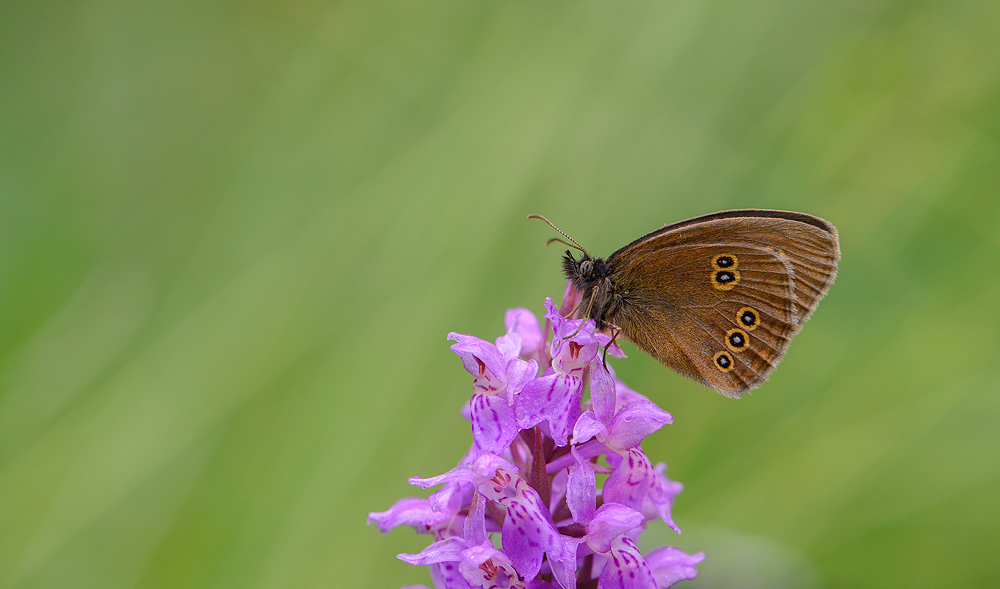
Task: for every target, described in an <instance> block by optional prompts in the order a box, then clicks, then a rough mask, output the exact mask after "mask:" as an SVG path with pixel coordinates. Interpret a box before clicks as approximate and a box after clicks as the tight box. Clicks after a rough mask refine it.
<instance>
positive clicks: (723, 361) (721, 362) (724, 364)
mask: <svg viewBox="0 0 1000 589" xmlns="http://www.w3.org/2000/svg"><path fill="white" fill-rule="evenodd" d="M712 362H713V363H714V364H715V367H716V368H718V369H719V370H721V371H722V372H729V371H730V370H732V369H733V357H732V356H730V355H729V353H727V352H716V354H715V358H713V359H712Z"/></svg>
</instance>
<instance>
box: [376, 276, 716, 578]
mask: <svg viewBox="0 0 1000 589" xmlns="http://www.w3.org/2000/svg"><path fill="white" fill-rule="evenodd" d="M574 301H576V302H574ZM578 306H579V293H578V292H576V291H575V290H574V289H573V287H572V285H568V286H567V293H566V297H565V300H564V304H563V308H564V309H567V308H568V309H573V308H577V307H578ZM545 309H546V313H545V320H546V321H545V328H544V329H543V328H542V327H541V325H540V323H539V321H538V319H537V318H536V316H535V315H534V314H533V313H532V312H531V311H529V310H527V309H524V308H515V309H510V310H508V311H507V313H506V314H505V316H504V329H505V333H504V334H503V335H501V336H500V337H498V338H497V339H496V340H495V342H494V343H490V342H488V341H485V340H482V339H479V338H477V337H475V336H471V335H463V334H457V333H450V334H448V339H449V340H452V341H453V342H455V343H454V344H453V345H452V346H451V349H452V351H454V352H455V353H456V354H457V355H458V356H459V358H460V359H461V361H462V366H463V367H464V368H465V369H466V370H467V371H468V372H469V373H470V374H471V375H472V376H473V386H472V394H471V398H470V401H469V403H468V404H467V406H466V409H464V410H463V411H464V414H465V415H466V416H467V417H468V418H469V419H470V421H471V424H472V446H471V447H470V448H469V450H468V452H466V454H465V455H464V456H463V457H462V458H461V459H460V460H459V461H458V463H457V465H456V466H455V467H454V468H452V469H450V470H448V471H447V472H444V473H442V474H439V475H436V476H431V477H426V478H424V477H411V478H410V479H409V482H410V483H411V484H412V485H414V486H416V487H420V488H423V489H431V488H434V489H435V490H434V491H433V492H432V493H431V494H430V495H429V496H428V497H427V498H426V499H423V498H420V497H404V498H403V499H400V500H399V501H397V502H396V503H395V504H393V505H392V506H391V507H390V508H389V509H387V510H386V511H381V512H372V513H370V514H369V515H368V523H369V524H374V525H375V526H376V527H377V528H378V529H379V530H380V531H381V532H383V533H387V532H388V531H389V530H391V529H392V528H394V527H397V526H408V527H411V528H413V529H414V530H416V531H417V532H418V533H421V534H427V535H430V536H431V537H432V539H433V541H432V542H431V544H430V545H429V546H427V547H426V548H424V549H423V550H421V551H420V552H419V553H417V554H400V555H398V558H399V559H400V560H402V561H404V562H407V563H409V564H413V565H418V566H426V567H428V569H429V572H430V577H431V581H432V582H433V584H434V587H436V588H437V589H468V588H477V589H478V588H486V589H501V588H502V589H522V588H523V589H554V588H556V587H559V588H561V589H574V588H576V587H578V586H586V587H597V588H598V589H615V588H622V589H624V588H629V589H640V588H642V589H664V588H666V587H670V586H672V585H673V584H675V583H677V582H680V581H683V580H686V579H693V578H694V577H695V576H696V575H697V574H698V571H697V568H696V565H697V564H698V563H700V562H701V561H702V559H704V554H702V553H698V554H694V555H689V554H686V553H685V552H683V551H681V550H679V549H677V548H674V547H670V546H664V547H660V548H656V549H654V550H652V551H650V552H649V553H647V554H646V555H645V556H644V555H643V554H642V553H641V552H640V551H639V549H638V548H637V546H636V544H635V540H636V539H637V538H638V537H639V536H640V535H641V534H642V532H643V531H644V530H645V528H646V527H647V526H648V525H653V524H655V525H662V524H658V523H656V522H657V521H658V520H659V521H663V522H665V523H666V525H667V526H669V527H670V528H672V529H673V530H675V531H676V532H678V533H680V529H679V528H678V527H677V525H676V524H675V523H674V521H673V519H672V515H671V511H672V508H673V505H674V500H675V499H676V497H677V495H678V493H680V492H681V490H682V489H683V485H681V484H680V483H678V482H676V481H671V480H670V479H668V478H667V477H666V476H665V475H664V470H665V469H666V465H665V464H663V463H658V464H657V465H655V466H654V465H653V464H652V463H651V462H650V460H649V458H648V457H647V456H646V454H645V453H644V452H643V450H642V447H641V443H642V441H643V440H644V439H645V438H646V437H647V436H649V435H651V434H652V433H654V432H656V431H657V430H659V429H661V428H662V427H663V426H664V425H668V424H671V423H673V416H672V415H670V414H669V413H667V412H666V411H664V410H663V409H661V408H659V407H658V406H657V405H656V404H655V403H654V402H652V401H651V400H649V399H648V398H646V397H644V396H642V395H640V394H639V393H636V392H635V391H633V390H631V389H629V388H628V387H627V386H625V385H624V384H623V383H622V382H621V381H619V380H618V378H617V376H616V375H615V372H614V369H613V368H612V367H611V366H609V365H607V363H606V356H610V357H612V358H624V354H623V353H622V352H621V350H620V349H619V348H617V346H614V345H612V344H611V343H610V342H611V338H610V337H609V336H608V335H607V334H604V333H600V332H597V331H596V330H595V324H594V322H593V321H592V320H589V319H588V320H584V319H579V318H567V317H564V316H563V315H561V314H560V313H559V311H558V310H557V309H556V306H555V304H554V303H553V302H552V300H551V299H546V300H545ZM539 367H541V369H542V372H541V374H539ZM588 392H589V398H588V397H587V393H588ZM602 457H603V463H602V462H601V461H600V460H601V459H602ZM598 473H604V474H607V475H608V476H607V479H606V480H605V481H604V483H603V488H599V486H598V476H597V475H598ZM407 587H412V588H417V587H424V586H423V585H410V586H407ZM404 589H406V588H404Z"/></svg>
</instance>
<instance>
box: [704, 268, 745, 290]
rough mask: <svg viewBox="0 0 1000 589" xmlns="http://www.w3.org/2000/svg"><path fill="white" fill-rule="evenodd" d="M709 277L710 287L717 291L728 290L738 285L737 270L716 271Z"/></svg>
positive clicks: (738, 275) (738, 273)
mask: <svg viewBox="0 0 1000 589" xmlns="http://www.w3.org/2000/svg"><path fill="white" fill-rule="evenodd" d="M710 276H711V281H712V286H714V287H715V288H716V289H717V290H730V289H732V288H733V287H734V286H736V285H737V284H739V283H740V272H739V270H716V271H715V272H712V274H711V275H710Z"/></svg>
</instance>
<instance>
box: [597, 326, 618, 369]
mask: <svg viewBox="0 0 1000 589" xmlns="http://www.w3.org/2000/svg"><path fill="white" fill-rule="evenodd" d="M611 329H612V333H611V341H609V342H608V345H606V346H604V357H603V358H601V362H602V363H603V364H604V369H605V370H607V369H608V348H610V347H611V346H613V345H615V340H616V339H618V334H619V333H621V332H622V330H620V329H618V328H617V327H615V326H613V325H612V326H611Z"/></svg>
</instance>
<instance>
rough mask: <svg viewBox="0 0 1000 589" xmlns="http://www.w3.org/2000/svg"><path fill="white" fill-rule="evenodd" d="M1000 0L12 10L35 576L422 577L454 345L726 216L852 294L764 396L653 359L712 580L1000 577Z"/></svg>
mask: <svg viewBox="0 0 1000 589" xmlns="http://www.w3.org/2000/svg"><path fill="white" fill-rule="evenodd" d="M998 31H1000V3H997V2H996V1H995V0H981V1H966V2H961V1H960V2H951V1H920V2H917V1H910V2H905V1H888V0H874V1H873V0H865V1H860V0H858V1H826V2H798V1H791V0H784V1H782V0H765V1H749V0H746V1H738V0H734V1H722V0H719V1H673V2H660V1H656V2H654V1H646V2H633V3H607V2H537V1H516V2H473V1H469V0H460V1H453V2H446V1H437V2H429V3H420V2H381V3H373V2H364V1H344V2H329V3H326V2H321V1H318V0H294V1H289V2H271V3H269V2H262V1H258V2H211V3H203V2H192V1H187V0H181V1H170V2H167V1H163V0H153V1H147V2H119V1H115V0H105V1H99V0H81V1H77V2H28V1H25V0H9V1H6V2H3V3H2V4H0V586H3V587H16V588H33V587H53V588H61V587H85V588H119V587H178V588H181V587H183V588H189V587H213V588H214V587H222V588H228V587H232V588H237V587H239V588H247V587H260V588H283V587H371V588H377V587H398V586H400V585H403V584H411V583H424V584H429V578H428V576H427V572H426V569H424V568H417V567H410V566H408V565H405V564H403V563H401V562H399V561H397V560H396V559H395V554H396V553H398V552H403V551H410V552H416V551H419V550H420V549H421V548H422V547H423V546H425V545H426V544H427V537H426V536H418V535H416V534H414V533H413V532H412V531H411V530H409V529H397V530H394V531H393V532H392V533H390V534H389V535H387V536H382V535H381V534H379V533H378V531H377V530H375V529H374V528H372V527H367V526H366V525H365V516H366V514H367V512H369V511H380V510H384V509H386V508H388V507H389V505H391V504H392V502H393V501H395V500H396V499H398V498H400V497H402V496H404V495H423V494H424V493H425V492H423V491H420V490H418V489H415V488H412V487H410V486H409V485H407V484H406V478H407V477H408V476H412V475H425V476H427V475H434V474H438V473H440V472H443V471H445V470H447V469H449V468H451V467H452V466H453V465H454V464H455V462H456V461H457V460H458V459H459V457H460V456H461V455H462V454H463V452H464V451H465V449H466V448H467V446H468V444H469V443H470V440H471V435H470V432H469V427H468V424H467V423H466V422H465V421H463V420H462V418H461V417H460V415H459V408H460V406H461V405H462V403H463V402H464V401H465V400H466V399H467V398H468V396H469V394H470V392H471V386H470V377H469V376H468V374H467V373H465V372H464V371H463V370H462V368H461V364H460V363H459V361H458V359H457V357H455V356H454V355H453V354H452V353H451V352H450V351H449V349H448V345H449V342H447V341H445V336H446V334H447V333H448V332H449V331H458V332H462V333H471V334H475V335H478V336H480V337H483V338H486V339H492V338H494V337H496V336H497V335H499V334H500V333H501V331H502V329H503V325H502V319H503V312H504V310H505V309H506V308H508V307H514V306H527V307H529V308H531V309H532V310H534V311H535V312H536V313H538V312H541V310H542V301H543V299H544V297H545V296H553V297H554V298H557V299H558V297H559V296H561V293H562V288H563V282H562V280H561V278H560V273H559V263H558V256H559V253H560V250H559V248H550V249H546V248H545V247H544V246H543V243H544V241H545V240H546V239H547V238H549V237H551V236H552V235H553V232H552V231H551V230H550V229H549V228H547V227H546V226H544V225H543V224H542V223H540V222H537V221H526V220H525V215H527V214H529V213H541V214H545V215H546V216H548V217H549V218H550V219H552V220H553V221H554V222H555V223H557V224H558V225H560V227H562V228H563V229H565V230H566V231H567V232H569V233H570V234H571V235H573V236H574V237H575V238H576V239H577V240H579V241H580V242H582V243H583V244H585V245H586V246H587V247H588V249H590V250H591V252H593V253H595V254H598V255H606V254H608V253H610V252H611V251H613V250H615V249H617V248H618V247H619V246H621V245H624V244H625V243H627V242H629V241H631V240H632V239H634V238H635V237H637V236H639V235H641V234H643V233H645V232H647V231H650V230H652V229H655V228H657V227H659V226H660V225H661V224H663V223H667V222H672V221H676V220H680V219H684V218H687V217H690V216H694V215H698V214H702V213H708V212H712V211H716V210H720V209H725V208H737V207H766V208H786V209H794V210H801V211H805V212H809V213H812V214H815V215H819V216H822V217H824V218H826V219H829V220H830V221H831V222H833V223H834V224H835V225H836V226H837V227H838V228H839V230H840V236H841V244H842V249H843V260H842V262H841V272H840V276H839V278H838V280H837V282H836V284H834V286H833V289H832V290H831V292H830V294H829V296H828V297H827V299H826V300H825V301H824V302H823V303H822V304H821V305H820V308H819V310H818V312H817V313H816V314H815V316H814V318H813V319H812V321H810V322H809V324H808V326H807V328H806V329H805V330H804V331H803V333H802V334H801V335H800V336H799V337H798V338H797V340H796V342H795V344H794V345H793V346H792V348H791V350H790V352H789V353H788V355H787V356H786V359H785V361H784V362H783V364H782V365H781V367H780V368H779V369H778V371H777V372H776V373H775V374H774V376H773V377H772V379H771V380H770V382H769V383H768V384H766V385H765V386H764V387H763V388H761V389H760V390H758V391H756V392H755V393H754V394H753V395H752V396H750V397H748V398H745V399H743V400H740V401H732V400H729V399H725V398H723V397H721V396H720V395H717V394H715V393H714V392H711V391H709V390H707V389H703V388H701V387H699V386H697V385H695V384H692V383H690V382H688V381H685V380H684V379H682V378H680V377H678V376H676V375H674V374H673V373H671V372H670V371H669V370H667V369H666V368H664V367H662V366H660V365H658V364H656V363H655V362H653V361H652V360H650V359H649V358H647V357H645V356H643V355H642V354H641V353H638V352H636V351H635V349H634V347H627V348H626V349H627V350H628V351H630V352H631V358H630V359H628V360H619V361H616V362H615V367H616V368H617V369H618V372H619V375H620V376H621V377H622V378H623V380H625V382H627V383H629V384H630V385H631V386H632V387H633V388H635V389H636V390H638V391H640V392H642V393H644V394H646V395H648V396H650V397H652V398H653V399H654V400H655V401H657V402H658V403H659V404H660V405H661V406H663V407H664V408H665V409H667V410H668V411H671V412H672V413H673V414H674V415H675V418H676V423H675V424H674V425H673V426H671V427H668V428H665V429H664V430H661V431H660V432H658V433H657V434H655V435H654V436H652V437H651V438H649V439H648V440H647V441H646V443H645V445H644V448H645V450H646V451H647V453H648V454H649V455H650V457H651V458H652V459H653V461H654V462H655V461H661V460H662V461H666V462H668V463H669V464H670V465H671V468H670V471H669V472H670V475H671V477H673V478H675V479H677V480H680V481H682V482H683V483H685V485H686V489H685V491H684V493H683V494H681V495H680V497H679V498H678V501H677V504H676V506H675V512H674V513H675V519H676V520H677V522H678V523H679V525H680V526H681V527H682V528H683V529H684V530H685V533H684V535H683V536H681V537H677V536H676V535H670V534H668V533H667V532H666V530H665V528H663V527H662V526H660V527H657V526H653V527H652V528H651V529H650V531H649V533H648V534H647V537H646V541H647V543H660V542H662V543H671V544H675V545H678V546H681V547H683V548H684V549H686V550H688V551H689V552H696V551H700V550H704V551H705V552H706V553H707V554H708V557H707V559H706V560H705V562H704V563H703V564H702V565H701V567H700V569H701V577H700V578H699V580H698V581H696V582H693V583H689V584H687V586H689V587H996V586H1000V559H998V558H997V553H998V548H1000V501H998V498H1000V366H998V360H1000V337H998V336H997V331H998V329H1000V310H998V305H1000V274H998V257H1000V40H998V39H1000V33H998Z"/></svg>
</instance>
